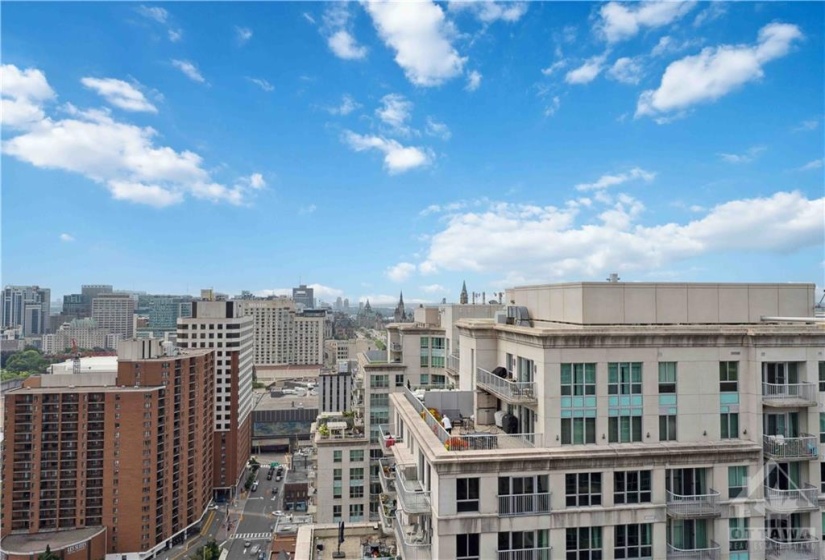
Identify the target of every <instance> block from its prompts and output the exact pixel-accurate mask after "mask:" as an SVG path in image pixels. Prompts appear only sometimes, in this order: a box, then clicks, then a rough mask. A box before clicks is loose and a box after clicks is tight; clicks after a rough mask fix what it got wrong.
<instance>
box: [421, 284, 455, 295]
mask: <svg viewBox="0 0 825 560" xmlns="http://www.w3.org/2000/svg"><path fill="white" fill-rule="evenodd" d="M421 291H422V292H424V293H427V294H443V293H446V292H448V291H449V290H447V288H445V287H444V286H442V285H441V284H429V285H427V286H421Z"/></svg>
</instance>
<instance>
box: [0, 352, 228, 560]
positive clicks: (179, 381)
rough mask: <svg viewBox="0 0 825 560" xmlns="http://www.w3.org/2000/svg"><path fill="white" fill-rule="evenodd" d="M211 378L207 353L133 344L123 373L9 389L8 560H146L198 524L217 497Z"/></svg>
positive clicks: (122, 358)
mask: <svg viewBox="0 0 825 560" xmlns="http://www.w3.org/2000/svg"><path fill="white" fill-rule="evenodd" d="M214 377H215V375H214V355H213V353H212V352H211V351H210V350H208V349H203V350H201V349H195V350H186V351H183V352H178V351H177V349H175V348H173V347H171V345H169V346H167V348H166V349H165V350H164V349H163V347H162V346H161V344H160V342H159V341H157V340H141V341H130V342H126V343H124V345H123V347H122V348H121V352H120V355H119V360H118V365H117V372H116V373H115V372H111V373H94V374H84V375H80V376H77V375H73V374H63V375H43V376H35V377H30V378H28V379H27V380H26V381H25V382H24V385H23V387H21V388H19V389H14V390H11V391H8V392H6V393H5V394H4V399H5V401H4V402H5V410H6V424H5V450H6V452H5V453H4V454H3V488H4V491H3V521H2V529H3V531H2V533H3V540H2V543H0V548H2V550H3V553H4V557H8V558H12V559H15V558H21V557H26V558H28V557H30V555H31V554H37V553H40V552H42V551H43V549H45V546H46V544H49V545H50V546H51V549H52V552H55V553H57V554H58V555H61V556H64V555H69V554H72V553H73V552H77V551H83V555H84V556H83V557H88V558H102V557H103V556H104V555H105V554H118V555H126V554H134V555H135V557H138V555H140V557H147V556H150V555H152V554H154V553H156V552H158V551H160V550H163V549H164V548H165V547H166V544H167V542H168V541H169V540H170V539H173V538H177V537H178V536H181V535H182V534H183V532H184V531H185V530H186V529H187V528H191V527H192V526H193V525H195V524H196V523H197V522H198V521H199V520H200V519H201V517H202V515H203V514H204V512H205V510H206V507H207V505H208V503H209V500H210V499H211V497H212V486H211V484H212V465H213V463H212V461H211V455H212V447H211V446H212V444H213V440H212V435H213V434H212V432H213V430H212V408H211V406H210V403H211V402H212V399H213V396H214V395H213V389H214ZM87 554H88V556H87ZM64 557H68V556H64Z"/></svg>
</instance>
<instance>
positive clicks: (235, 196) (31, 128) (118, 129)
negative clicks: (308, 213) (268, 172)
mask: <svg viewBox="0 0 825 560" xmlns="http://www.w3.org/2000/svg"><path fill="white" fill-rule="evenodd" d="M27 72H28V74H27V73H20V72H19V71H18V70H17V69H16V68H14V67H8V66H4V67H3V79H4V84H5V83H6V82H5V80H6V77H7V76H8V77H9V80H8V84H9V88H8V90H9V91H11V92H15V93H16V94H17V95H20V96H25V95H28V96H30V97H28V98H26V97H19V99H28V100H30V101H31V102H32V103H33V104H34V105H33V106H34V107H35V108H36V109H37V110H39V111H40V112H41V113H42V112H43V109H42V102H43V101H45V100H46V99H47V98H48V96H49V94H51V95H52V96H53V95H54V93H53V92H52V91H51V88H49V87H48V83H47V82H46V81H45V76H43V74H42V73H41V72H39V71H27ZM26 75H28V78H27V79H26V80H23V81H21V80H20V79H19V78H20V77H21V76H24V77H25V76H26ZM27 84H28V86H27ZM44 86H45V87H44ZM3 95H8V92H7V91H5V90H4V92H3ZM38 97H39V98H40V100H38V99H37V98H38ZM63 111H64V112H65V113H66V114H67V115H68V117H66V118H56V117H54V116H45V114H43V115H42V117H41V118H40V119H39V120H35V121H31V122H28V123H25V125H21V126H20V127H18V128H21V129H22V132H21V133H20V134H17V135H15V136H10V137H8V138H7V139H6V140H4V141H3V143H2V151H3V153H4V154H5V155H7V156H11V157H15V158H17V159H19V160H21V161H24V162H27V163H29V164H31V165H33V166H35V167H41V168H47V169H59V170H62V171H67V172H72V173H77V174H80V175H83V176H85V177H87V178H89V179H91V180H93V181H95V182H96V183H99V184H101V185H103V186H105V187H106V188H107V189H108V190H109V192H110V193H111V194H112V196H113V197H114V198H115V199H119V200H128V201H131V202H136V203H140V204H148V205H153V206H157V207H162V206H169V205H172V204H177V203H179V202H181V201H183V200H184V198H185V197H186V196H187V195H189V196H192V197H195V198H200V199H205V200H210V201H213V202H229V203H230V204H242V203H244V201H245V200H246V197H247V194H248V193H249V191H251V190H255V189H256V188H258V186H259V185H260V182H261V181H262V180H263V178H262V177H260V176H259V175H257V174H255V175H252V176H250V177H248V178H242V179H240V180H239V181H238V182H237V183H236V184H234V185H232V186H225V185H221V184H219V183H216V182H215V181H213V180H212V178H211V176H210V173H209V172H208V171H206V170H205V169H204V168H203V165H202V164H203V161H202V159H201V157H200V156H199V155H198V154H196V153H194V152H191V151H188V150H187V151H182V152H178V151H176V150H174V149H173V148H171V147H168V146H158V145H156V144H155V140H156V137H157V136H158V133H157V131H156V130H154V129H152V128H149V127H143V128H142V127H138V126H135V125H132V124H129V123H124V122H119V121H117V120H115V119H114V118H112V116H111V114H110V112H109V111H108V110H105V109H104V110H100V109H93V110H87V111H82V110H79V109H77V108H76V107H74V106H73V105H71V104H66V105H65V106H64V107H63ZM4 118H6V116H4ZM256 175H257V176H256Z"/></svg>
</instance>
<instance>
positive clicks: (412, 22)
mask: <svg viewBox="0 0 825 560" xmlns="http://www.w3.org/2000/svg"><path fill="white" fill-rule="evenodd" d="M364 8H365V9H366V10H367V12H368V13H369V14H370V16H371V17H372V21H373V24H374V25H375V28H376V30H377V31H378V35H379V36H380V37H381V39H382V40H383V41H384V43H386V45H387V46H388V47H390V48H392V49H393V50H394V51H395V53H396V54H395V62H396V63H397V64H398V65H399V66H400V67H401V68H402V69H403V70H404V73H405V75H406V76H407V79H408V80H409V81H410V82H412V83H413V84H415V85H417V86H424V87H431V86H437V85H440V84H442V83H444V82H445V81H447V80H449V79H451V78H455V77H456V76H459V75H461V73H462V71H463V68H464V64H465V62H466V61H467V59H466V58H465V57H461V56H460V55H459V54H458V52H457V51H456V49H455V48H454V47H453V45H452V42H451V41H452V40H453V38H454V37H455V36H456V35H457V33H456V30H455V28H454V27H453V25H452V24H451V23H450V22H449V21H448V20H447V19H446V18H445V17H444V12H443V10H442V9H441V8H440V7H439V6H438V5H436V4H435V3H433V2H431V1H430V0H423V1H417V2H389V1H384V0H381V1H375V2H367V3H366V4H365V5H364Z"/></svg>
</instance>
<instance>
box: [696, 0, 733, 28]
mask: <svg viewBox="0 0 825 560" xmlns="http://www.w3.org/2000/svg"><path fill="white" fill-rule="evenodd" d="M726 13H728V6H727V2H720V1H718V0H714V1H712V2H709V3H708V4H707V8H705V9H704V10H702V11H701V12H699V13H698V14H697V15H696V19H694V20H693V26H694V27H699V26H701V25H705V24H706V23H710V22H712V21H715V20H717V19H719V18H720V17H722V16H724V15H725V14H726Z"/></svg>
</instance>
